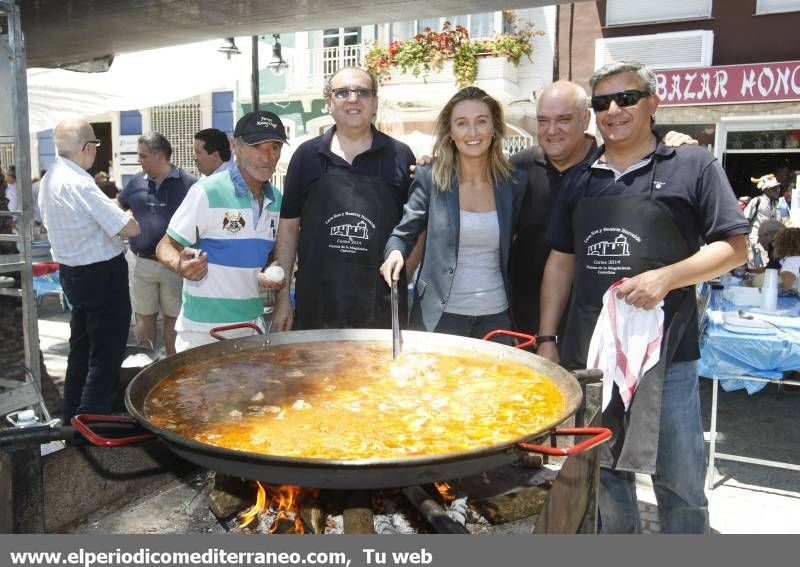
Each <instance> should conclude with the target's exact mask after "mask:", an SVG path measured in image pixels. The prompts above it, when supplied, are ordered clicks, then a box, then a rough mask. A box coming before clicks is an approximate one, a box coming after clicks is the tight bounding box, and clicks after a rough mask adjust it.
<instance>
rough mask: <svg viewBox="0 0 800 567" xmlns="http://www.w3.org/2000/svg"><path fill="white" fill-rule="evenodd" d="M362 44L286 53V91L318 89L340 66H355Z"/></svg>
mask: <svg viewBox="0 0 800 567" xmlns="http://www.w3.org/2000/svg"><path fill="white" fill-rule="evenodd" d="M364 49H365V47H364V45H362V44H357V45H345V46H343V47H322V48H317V49H299V50H297V51H295V52H293V53H291V54H287V62H288V63H289V66H288V67H287V69H286V90H287V91H320V90H322V87H324V86H325V80H326V79H327V78H328V77H330V76H331V75H333V74H334V73H335V72H336V71H338V70H339V69H341V68H342V67H357V66H358V65H359V64H360V63H361V58H362V56H363V54H364Z"/></svg>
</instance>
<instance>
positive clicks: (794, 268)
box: [781, 256, 800, 289]
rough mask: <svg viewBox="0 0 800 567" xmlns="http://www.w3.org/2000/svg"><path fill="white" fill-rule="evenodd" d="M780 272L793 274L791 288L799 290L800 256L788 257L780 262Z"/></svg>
mask: <svg viewBox="0 0 800 567" xmlns="http://www.w3.org/2000/svg"><path fill="white" fill-rule="evenodd" d="M781 272H789V273H790V274H794V277H795V280H794V285H792V287H793V288H794V289H800V256H788V257H786V258H783V259H782V260H781Z"/></svg>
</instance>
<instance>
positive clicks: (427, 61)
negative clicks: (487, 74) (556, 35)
mask: <svg viewBox="0 0 800 567" xmlns="http://www.w3.org/2000/svg"><path fill="white" fill-rule="evenodd" d="M534 35H544V32H540V31H534V30H533V29H532V28H531V27H529V28H528V29H525V30H518V31H514V32H513V33H505V34H500V35H497V36H495V37H494V38H492V39H485V40H474V39H470V38H469V32H468V31H467V29H466V28H465V27H464V26H455V27H453V26H452V25H451V24H450V22H445V23H444V26H443V27H442V31H441V32H435V31H432V30H431V29H430V28H425V29H424V30H423V31H422V33H419V34H417V35H416V36H414V37H413V38H411V39H409V40H406V41H393V42H392V43H391V44H389V45H388V46H384V45H380V44H375V45H374V46H373V47H372V48H371V49H370V50H369V51H368V52H367V54H366V56H365V58H364V65H365V67H366V68H367V69H368V70H369V71H370V72H371V73H372V74H373V75H375V78H376V79H377V80H378V82H379V83H380V84H385V83H386V82H387V81H390V80H391V78H392V73H393V72H395V73H397V72H399V73H410V74H412V75H413V76H415V77H420V76H422V78H423V79H425V78H426V77H427V75H428V74H429V73H430V72H439V71H441V70H442V67H443V66H444V63H445V61H448V60H452V62H453V74H454V75H455V78H456V84H457V85H458V87H459V88H462V87H466V86H469V85H472V84H474V83H475V79H476V77H477V76H478V57H505V58H507V59H508V61H509V62H510V63H512V64H513V65H514V66H515V67H516V66H518V65H519V63H520V61H521V60H522V58H523V57H527V58H528V60H529V61H532V60H533V59H532V55H533V46H532V44H531V40H532V38H533V36H534Z"/></svg>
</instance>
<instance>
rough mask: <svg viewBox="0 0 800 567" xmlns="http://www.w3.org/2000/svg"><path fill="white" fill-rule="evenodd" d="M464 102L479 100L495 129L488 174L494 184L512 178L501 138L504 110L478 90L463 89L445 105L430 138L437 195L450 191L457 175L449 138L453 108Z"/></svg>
mask: <svg viewBox="0 0 800 567" xmlns="http://www.w3.org/2000/svg"><path fill="white" fill-rule="evenodd" d="M464 100H478V101H481V102H483V103H485V104H486V106H488V107H489V112H490V114H491V116H492V125H493V127H494V136H493V137H492V141H491V144H490V145H489V157H488V162H489V163H488V170H489V175H490V176H491V179H492V181H493V182H494V183H497V182H498V181H506V180H508V179H509V178H510V177H511V164H510V163H509V161H508V158H506V156H505V154H504V153H503V138H505V135H506V123H505V119H504V117H503V108H502V106H500V103H499V102H497V101H496V100H495V99H494V98H492V97H491V96H489V95H488V94H486V92H485V91H483V90H482V89H479V88H478V87H465V88H463V89H461V90H460V91H458V92H457V93H456V94H454V95H453V97H452V98H451V99H450V100H448V101H447V104H445V105H444V108H442V111H441V112H440V113H439V116H438V117H437V118H436V125H435V126H434V130H433V135H434V139H435V142H434V144H433V155H434V156H435V158H436V159H435V161H434V163H433V182H434V184H435V185H436V188H437V189H438V190H439V191H449V190H450V186H451V185H452V182H453V178H454V176H457V175H458V169H459V168H458V160H459V156H458V150H457V149H456V145H455V143H454V142H453V139H452V138H451V137H450V120H451V118H452V116H453V108H455V106H456V105H457V104H458V103H459V102H461V101H464Z"/></svg>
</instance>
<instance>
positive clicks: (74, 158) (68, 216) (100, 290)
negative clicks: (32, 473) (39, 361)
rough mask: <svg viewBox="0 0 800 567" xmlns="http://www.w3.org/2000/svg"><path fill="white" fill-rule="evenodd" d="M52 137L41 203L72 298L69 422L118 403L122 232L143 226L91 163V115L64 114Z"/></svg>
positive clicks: (124, 294) (124, 324) (125, 327)
mask: <svg viewBox="0 0 800 567" xmlns="http://www.w3.org/2000/svg"><path fill="white" fill-rule="evenodd" d="M53 140H54V141H55V145H56V150H57V151H58V158H57V159H56V161H55V162H54V163H53V165H52V167H51V168H50V169H49V170H48V171H47V173H46V174H45V176H44V178H43V179H42V182H41V186H40V189H39V208H40V209H41V211H42V218H43V220H44V224H45V225H46V226H47V229H48V234H49V237H50V246H51V252H52V255H53V259H54V260H55V261H57V262H59V263H60V264H61V270H60V271H61V273H60V276H61V287H62V288H63V289H64V292H65V293H66V295H67V299H68V300H69V302H70V304H71V305H72V316H71V319H70V338H69V358H68V360H67V373H66V379H65V382H64V411H63V416H64V423H69V422H70V420H71V419H72V417H73V416H74V415H77V414H80V413H97V414H102V413H109V412H110V411H111V404H112V402H113V400H114V396H115V394H116V389H117V385H118V382H119V369H120V365H121V364H122V359H123V356H124V354H125V343H126V342H127V340H128V332H129V329H130V320H131V302H130V294H129V291H128V265H127V263H126V262H125V255H124V252H125V248H124V245H123V243H122V239H121V238H120V237H126V236H136V235H138V234H139V232H140V228H139V224H138V223H137V222H136V220H135V219H133V218H132V217H129V216H128V215H127V214H125V213H124V212H123V211H122V210H120V208H119V207H118V206H117V205H116V204H115V203H114V202H113V201H111V200H110V199H109V198H108V197H106V196H105V195H104V194H103V192H102V191H100V188H99V187H97V185H96V184H95V182H94V179H93V178H92V177H91V176H90V175H89V174H88V173H87V171H86V170H87V169H89V168H90V167H91V166H92V164H93V163H94V160H95V157H96V155H97V146H99V145H100V140H97V139H96V137H95V134H94V131H93V130H92V127H91V126H90V125H89V123H88V122H86V121H85V120H82V119H67V120H64V121H62V122H60V123H59V124H58V126H56V128H55V130H54V132H53Z"/></svg>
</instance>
